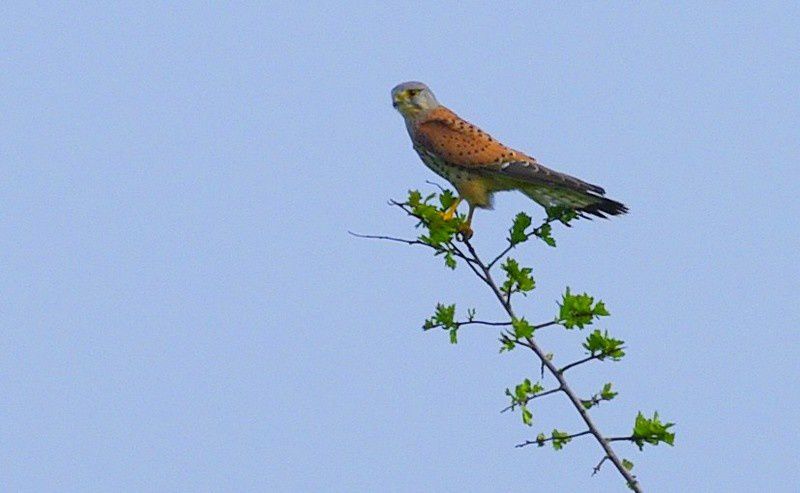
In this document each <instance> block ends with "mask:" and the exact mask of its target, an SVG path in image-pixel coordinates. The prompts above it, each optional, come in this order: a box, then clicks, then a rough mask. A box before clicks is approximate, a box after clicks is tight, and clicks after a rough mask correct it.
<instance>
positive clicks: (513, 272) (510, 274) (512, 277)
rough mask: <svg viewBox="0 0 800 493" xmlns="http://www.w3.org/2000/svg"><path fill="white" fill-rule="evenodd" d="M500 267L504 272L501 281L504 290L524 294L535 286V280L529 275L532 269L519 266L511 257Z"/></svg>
mask: <svg viewBox="0 0 800 493" xmlns="http://www.w3.org/2000/svg"><path fill="white" fill-rule="evenodd" d="M500 267H501V268H502V269H503V271H505V273H506V280H505V282H504V283H503V291H504V292H506V293H515V292H519V293H522V294H526V293H527V292H529V291H532V290H533V288H534V287H536V282H535V281H534V280H533V277H532V276H531V272H532V271H533V269H531V268H530V267H522V268H521V267H520V266H519V263H517V261H516V260H514V259H513V258H511V257H508V258H507V259H506V261H505V262H504V263H503V264H502V265H501V266H500Z"/></svg>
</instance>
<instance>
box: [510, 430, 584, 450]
mask: <svg viewBox="0 0 800 493" xmlns="http://www.w3.org/2000/svg"><path fill="white" fill-rule="evenodd" d="M591 433H592V432H591V431H590V430H586V431H582V432H580V433H573V434H572V435H567V436H560V437H549V438H542V439H541V440H525V441H524V442H522V443H518V444H517V445H515V447H516V448H522V447H527V446H528V445H539V444H541V443H545V442H552V441H553V440H571V439H573V438H577V437H582V436H584V435H589V434H591Z"/></svg>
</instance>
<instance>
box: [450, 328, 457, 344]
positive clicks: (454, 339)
mask: <svg viewBox="0 0 800 493" xmlns="http://www.w3.org/2000/svg"><path fill="white" fill-rule="evenodd" d="M450 344H458V327H454V328H452V329H450Z"/></svg>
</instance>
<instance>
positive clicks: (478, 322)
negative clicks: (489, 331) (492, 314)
mask: <svg viewBox="0 0 800 493" xmlns="http://www.w3.org/2000/svg"><path fill="white" fill-rule="evenodd" d="M453 325H455V326H456V328H461V326H463V325H489V326H491V327H507V326H509V325H511V322H485V321H483V320H468V321H466V322H454V323H453ZM439 327H444V325H443V324H436V325H431V326H430V327H428V329H427V330H431V329H438V328H439Z"/></svg>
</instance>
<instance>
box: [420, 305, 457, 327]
mask: <svg viewBox="0 0 800 493" xmlns="http://www.w3.org/2000/svg"><path fill="white" fill-rule="evenodd" d="M455 318H456V305H443V304H441V303H437V304H436V311H435V312H434V314H433V316H432V317H430V318H427V319H425V323H424V324H423V325H422V329H423V330H430V329H433V328H435V327H441V328H442V329H445V330H451V329H457V328H458V324H457V323H456V320H455Z"/></svg>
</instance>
